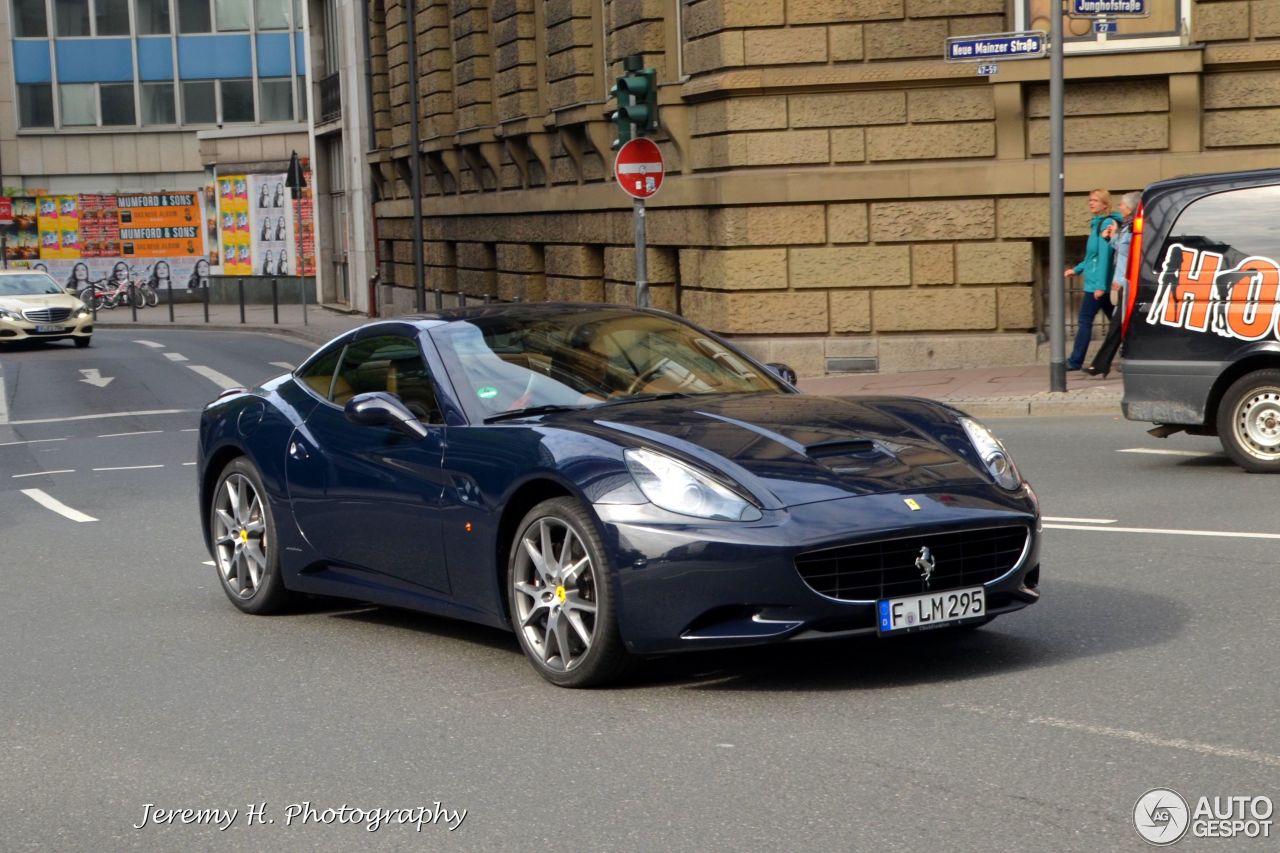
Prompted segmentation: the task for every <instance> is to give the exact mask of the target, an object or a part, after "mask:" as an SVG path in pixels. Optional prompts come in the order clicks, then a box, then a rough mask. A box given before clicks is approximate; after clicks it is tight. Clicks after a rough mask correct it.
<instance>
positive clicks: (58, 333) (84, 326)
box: [0, 314, 93, 343]
mask: <svg viewBox="0 0 1280 853" xmlns="http://www.w3.org/2000/svg"><path fill="white" fill-rule="evenodd" d="M41 329H43V331H41ZM92 334H93V315H92V314H86V315H85V316H83V317H76V316H75V315H72V316H70V317H68V318H67V319H65V320H63V321H61V322H58V323H33V322H31V321H29V320H14V319H12V318H11V317H0V343H16V342H17V341H56V340H61V339H63V338H87V337H89V336H90V335H92Z"/></svg>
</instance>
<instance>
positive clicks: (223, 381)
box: [187, 364, 244, 390]
mask: <svg viewBox="0 0 1280 853" xmlns="http://www.w3.org/2000/svg"><path fill="white" fill-rule="evenodd" d="M187 367H189V368H191V369H192V370H194V371H195V372H196V373H199V374H200V375H201V376H203V377H204V378H205V379H208V380H209V381H210V382H212V383H213V384H215V385H217V386H219V387H221V388H223V389H226V390H230V389H232V388H243V387H244V383H243V382H237V381H235V380H234V379H232V378H231V377H230V376H228V375H227V374H225V373H219V372H218V371H216V370H214V369H213V368H212V367H205V366H204V365H203V364H188V365H187Z"/></svg>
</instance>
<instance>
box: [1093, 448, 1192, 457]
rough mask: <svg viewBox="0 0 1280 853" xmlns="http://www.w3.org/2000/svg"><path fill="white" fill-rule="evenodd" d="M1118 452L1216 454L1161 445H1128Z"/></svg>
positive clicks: (1165, 454) (1186, 454) (1181, 454)
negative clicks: (1172, 448)
mask: <svg viewBox="0 0 1280 853" xmlns="http://www.w3.org/2000/svg"><path fill="white" fill-rule="evenodd" d="M1116 453H1155V454H1158V455H1160V456H1214V455H1216V454H1213V453H1209V452H1207V451H1204V450H1163V449H1161V448H1159V447H1126V448H1123V449H1121V450H1117V451H1116Z"/></svg>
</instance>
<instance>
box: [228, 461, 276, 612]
mask: <svg viewBox="0 0 1280 853" xmlns="http://www.w3.org/2000/svg"><path fill="white" fill-rule="evenodd" d="M275 534H276V528H275V518H274V516H273V515H272V512H271V503H270V501H269V500H268V499H267V497H266V489H264V488H263V486H262V477H261V476H260V475H259V474H258V469H257V468H255V467H254V465H253V463H252V462H250V461H249V460H248V459H246V458H244V457H243V456H241V457H240V458H238V459H234V460H232V461H231V463H230V464H228V465H227V467H226V468H224V469H223V470H222V475H221V476H220V477H219V478H218V485H217V488H215V489H214V491H213V505H212V506H211V507H210V513H209V537H210V545H211V546H212V547H211V550H212V551H213V560H214V565H215V566H216V568H217V572H218V581H219V582H220V583H221V584H222V591H223V592H225V593H226V594H227V598H229V599H231V603H232V604H234V605H235V606H236V607H238V608H240V609H241V610H243V611H244V612H245V613H254V614H267V613H278V612H280V611H282V610H285V609H287V608H288V607H289V605H290V604H292V602H293V594H292V593H290V592H289V590H287V589H285V586H284V582H283V581H282V580H281V578H280V549H279V546H278V545H277V543H276V535H275Z"/></svg>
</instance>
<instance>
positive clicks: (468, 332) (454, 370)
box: [431, 309, 783, 420]
mask: <svg viewBox="0 0 1280 853" xmlns="http://www.w3.org/2000/svg"><path fill="white" fill-rule="evenodd" d="M431 336H432V339H433V340H434V341H435V342H436V345H437V347H438V349H439V350H440V355H441V356H442V357H443V359H444V361H445V364H446V365H447V366H448V369H449V375H450V377H451V378H452V379H453V384H454V388H455V390H456V391H457V392H458V394H459V395H460V396H461V397H462V399H463V405H464V406H465V407H466V408H467V409H468V410H469V411H468V414H469V416H471V417H472V419H473V420H476V419H483V418H487V417H491V416H493V415H498V414H501V413H503V412H513V411H518V410H522V409H534V408H539V407H545V406H554V407H574V408H588V407H593V406H599V405H605V404H614V403H624V402H627V401H628V400H638V399H645V398H652V397H654V396H657V395H670V396H691V395H697V394H758V393H761V392H766V391H767V392H777V391H781V390H783V387H782V385H781V384H780V383H779V382H778V381H777V380H776V379H774V378H773V377H772V376H771V375H770V374H768V373H767V372H765V371H763V370H761V369H760V368H758V367H755V366H754V365H752V364H751V363H750V362H748V361H747V360H746V359H744V358H742V357H741V356H740V355H738V354H737V353H735V352H734V351H733V350H731V349H729V347H727V346H726V345H725V344H724V343H722V342H721V341H719V340H717V339H715V338H712V337H711V336H709V335H707V334H706V333H705V332H701V331H698V330H697V329H694V328H692V327H690V326H686V325H685V324H683V323H681V322H679V321H678V320H675V319H672V318H668V317H663V316H659V315H653V314H642V313H632V312H626V311H611V310H608V309H600V310H583V311H574V312H568V311H566V312H564V313H560V314H550V313H548V314H542V313H538V312H512V314H510V315H507V314H495V315H493V316H488V317H476V318H472V319H470V320H465V321H458V322H454V323H450V324H448V325H447V326H441V327H438V328H436V329H433V330H432V331H431Z"/></svg>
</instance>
